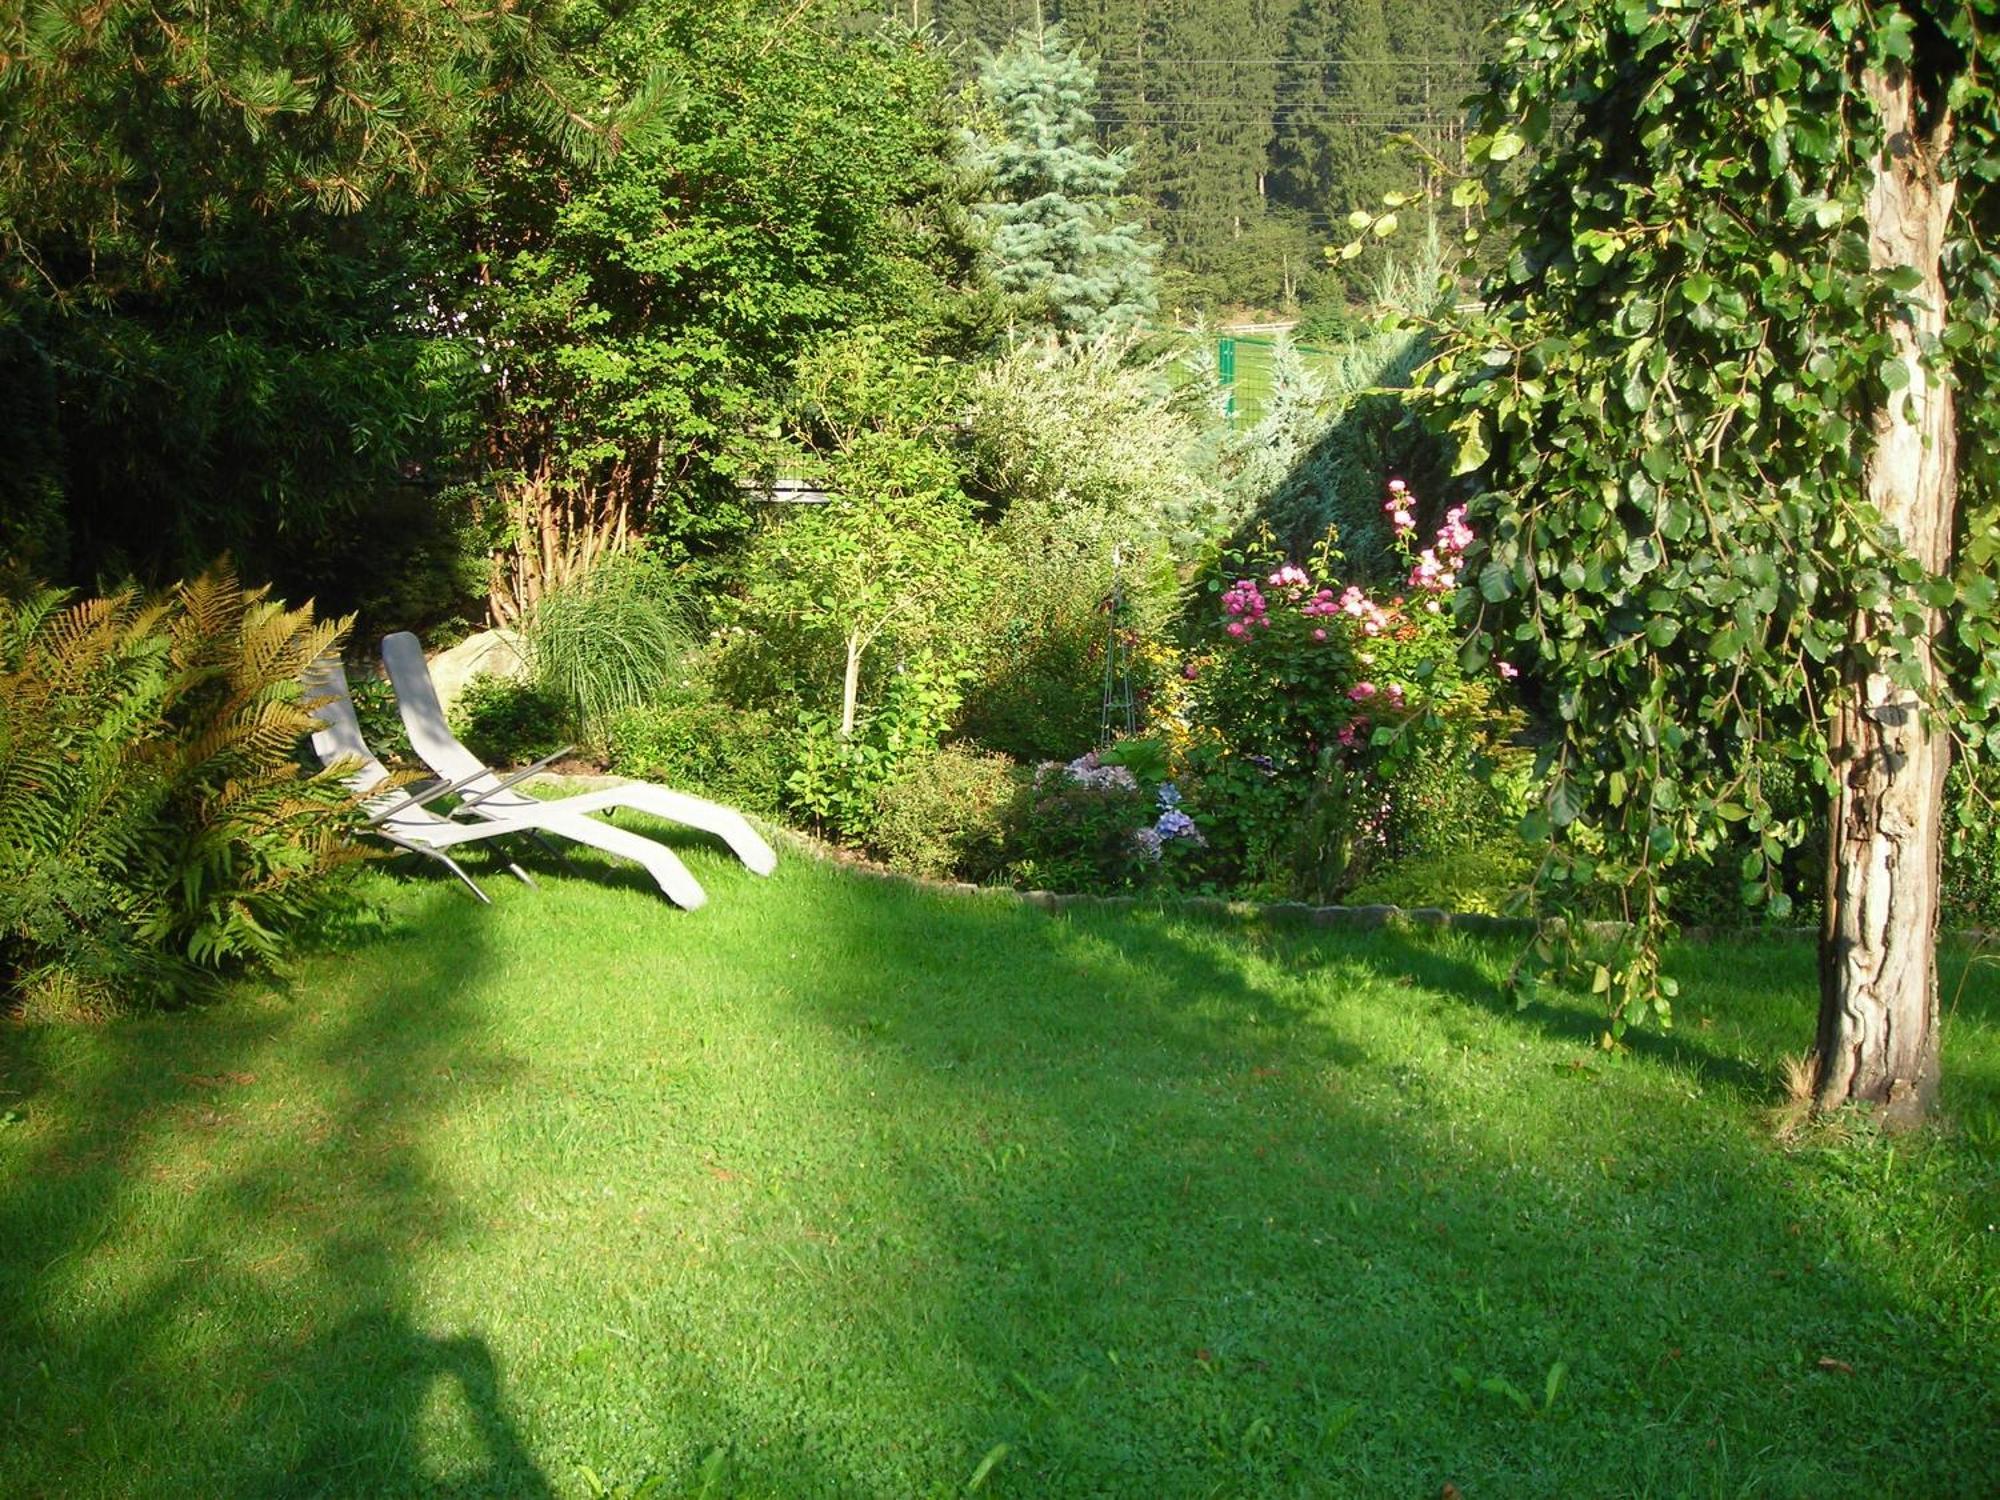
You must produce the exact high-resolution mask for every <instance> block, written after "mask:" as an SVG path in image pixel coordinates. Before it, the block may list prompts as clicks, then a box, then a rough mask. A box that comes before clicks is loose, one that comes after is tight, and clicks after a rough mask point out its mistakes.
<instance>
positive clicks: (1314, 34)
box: [1274, 0, 1400, 218]
mask: <svg viewBox="0 0 2000 1500" xmlns="http://www.w3.org/2000/svg"><path fill="white" fill-rule="evenodd" d="M1290 43H1291V48H1292V50H1293V51H1294V52H1295V53H1296V54H1297V55H1299V56H1301V57H1306V58H1314V59H1318V60H1319V65H1318V66H1317V67H1316V68H1314V69H1311V70H1310V71H1308V70H1304V69H1301V70H1300V71H1299V72H1298V73H1297V74H1295V76H1294V77H1293V79H1292V80H1291V81H1290V86H1289V90H1288V93H1287V96H1286V97H1285V99H1283V100H1282V101H1281V118H1280V120H1279V123H1278V139H1277V144H1276V149H1275V152H1274V156H1275V159H1276V163H1277V170H1276V173H1275V175H1276V177H1277V185H1278V189H1279V192H1280V194H1281V195H1282V197H1283V199H1284V201H1286V202H1288V203H1290V204H1292V205H1293V206H1295V207H1298V208H1302V209H1306V210H1308V211H1312V212H1318V213H1331V214H1333V215H1334V216H1335V217H1336V218H1337V217H1339V216H1340V215H1341V214H1344V213H1345V212H1346V211H1347V210H1348V209H1350V208H1354V207H1357V206H1359V205H1363V204H1367V205H1373V204H1375V203H1377V202H1378V201H1379V200H1380V198H1381V195H1382V194H1383V193H1384V192H1386V191H1387V190H1388V189H1389V188H1391V187H1392V186H1394V185H1395V183H1396V181H1397V180H1398V178H1397V169H1396V166H1395V163H1394V162H1393V160H1392V159H1391V157H1390V154H1389V138H1390V135H1391V133H1392V125H1393V120H1394V116H1395V114H1396V111H1397V107H1398V104H1397V86H1396V84H1397V80H1396V74H1397V73H1398V72H1399V71H1400V69H1399V68H1398V66H1397V59H1396V57H1395V55H1394V51H1393V49H1392V46H1391V41H1390V32H1389V21H1388V16H1387V13H1386V12H1385V10H1384V7H1383V3H1382V0H1306V4H1305V6H1304V7H1303V8H1302V9H1301V10H1300V11H1299V14H1298V16H1297V18H1296V20H1295V21H1294V23H1293V27H1292V32H1291V39H1290Z"/></svg>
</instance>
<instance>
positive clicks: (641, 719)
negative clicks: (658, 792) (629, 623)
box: [606, 682, 785, 813]
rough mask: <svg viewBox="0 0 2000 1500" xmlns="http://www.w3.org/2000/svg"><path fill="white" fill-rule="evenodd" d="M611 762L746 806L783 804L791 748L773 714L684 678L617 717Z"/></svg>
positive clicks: (772, 809)
mask: <svg viewBox="0 0 2000 1500" xmlns="http://www.w3.org/2000/svg"><path fill="white" fill-rule="evenodd" d="M606 740H607V744H608V748H609V751H610V759H611V768H612V770H614V771H617V772H619V773H621V774H623V775H626V776H637V777H640V778H641V779H643V780H646V781H657V782H661V783H663V784H665V785H667V786H671V787H673V788H674V789H675V790H676V791H684V792H693V793H695V794H696V795H697V796H702V797H709V798H712V799H714V800H715V801H717V802H724V803H727V804H728V805H729V806H731V807H735V808H739V809H742V810H744V811H747V812H758V813H776V812H778V811H779V810H780V808H781V807H782V806H783V797H784V776H785V747H784V744H783V741H782V739H781V737H780V736H779V734H778V733H777V725H776V723H775V721H774V720H773V719H772V717H771V715H770V714H768V713H766V712H764V711H762V710H760V709H747V708H737V707H734V706H733V705H731V704H728V703H724V702H722V701H720V700H719V699H717V698H715V697H713V696H711V695H710V694H709V693H707V692H706V691H704V690H703V688H702V686H701V684H700V683H699V682H693V683H688V684H684V685H682V686H680V687H677V688H675V689H672V690H670V691H669V692H668V693H667V695H666V696H664V697H662V698H660V699H657V700H656V701H654V702H652V703H649V704H647V705H646V706H645V707H643V708H634V709H628V710H626V711H625V712H624V713H622V714H619V715H617V716H616V717H615V718H613V719H612V720H611V723H610V726H609V730H608V733H607V735H606Z"/></svg>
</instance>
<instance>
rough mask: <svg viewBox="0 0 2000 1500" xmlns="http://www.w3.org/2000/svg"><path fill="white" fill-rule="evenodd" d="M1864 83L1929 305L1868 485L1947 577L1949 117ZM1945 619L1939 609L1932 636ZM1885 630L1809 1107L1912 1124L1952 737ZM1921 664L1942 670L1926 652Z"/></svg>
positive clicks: (1878, 243)
mask: <svg viewBox="0 0 2000 1500" xmlns="http://www.w3.org/2000/svg"><path fill="white" fill-rule="evenodd" d="M1863 82H1864V85H1865V87H1866V89H1867V91H1868V94H1869V97H1870V99H1871V100H1872V101H1873V102H1874V103H1875V105H1876V107H1877V109H1878V110H1879V111H1880V112H1881V118H1882V121H1883V125H1884V127H1885V136H1884V146H1883V150H1882V152H1881V154H1880V155H1879V156H1878V157H1877V159H1876V163H1875V174H1874V180H1873V182H1872V183H1871V185H1870V188H1869V194H1868V228H1869V253H1870V258H1871V260H1872V261H1873V263H1874V264H1875V265H1877V266H1878V267H1882V268H1885V269H1886V268H1890V267H1900V266H1909V267H1913V268H1915V270H1916V271H1917V273H1918V275H1919V276H1920V277H1921V284H1920V286H1919V287H1918V289H1917V296H1918V297H1920V298H1921V299H1922V300H1923V304H1924V305H1923V307H1922V309H1921V310H1919V311H1917V312H1915V313H1914V314H1913V315H1912V316H1911V317H1909V318H1908V319H1907V320H1905V321H1900V322H1898V323H1897V324H1895V325H1894V327H1893V328H1892V329H1891V336H1892V337H1893V339H1894V340H1895V344H1896V349H1897V353H1898V355H1899V356H1900V358H1901V360H1902V363H1903V365H1904V368H1905V369H1906V370H1907V371H1908V372H1909V385H1908V388H1907V389H1906V390H1905V391H1903V392H1900V393H1898V394H1896V395H1894V396H1892V397H1891V399H1890V400H1889V401H1888V402H1887V403H1886V404H1885V405H1884V406H1883V408H1882V409H1881V410H1880V411H1878V412H1877V413H1876V415H1875V420H1874V425H1873V432H1872V434H1871V448H1870V452H1869V455H1868V460H1867V469H1866V481H1867V490H1868V495H1869V498H1870V500H1871V501H1872V502H1873V503H1874V504H1875V506H1877V507H1878V508H1879V510H1880V511H1881V514H1882V517H1883V519H1884V520H1885V521H1887V522H1888V523H1889V524H1890V525H1891V526H1893V527H1895V528H1896V530H1897V532H1898V533H1899V534H1900V535H1901V537H1902V539H1903V541H1904V543H1905V544H1906V545H1907V546H1908V547H1909V548H1910V549H1911V551H1912V552H1913V553H1914V554H1915V555H1916V556H1917V557H1918V558H1919V559H1921V560H1922V562H1923V564H1924V567H1925V568H1926V569H1927V570H1929V571H1930V572H1932V573H1942V572H1943V571H1944V570H1945V567H1946V565H1947V563H1948V562H1949V560H1950V554H1951V535H1952V522H1953V509H1954V506H1955V504H1956V499H1957V493H1956V492H1957V483H1956V481H1957V468H1956V453H1955V446H1956V445H1955V431H1954V424H1953V405H1952V393H1951V387H1950V386H1949V385H1948V384H1946V383H1945V382H1944V381H1943V380H1941V379H1940V378H1939V377H1938V376H1937V375H1935V374H1933V373H1932V372H1931V371H1929V370H1927V369H1926V368H1925V366H1924V364H1923V361H1922V359H1921V358H1920V357H1919V352H1918V351H1919V348H1920V346H1921V344H1922V343H1923V342H1925V341H1927V340H1929V339H1933V338H1935V336H1936V335H1937V334H1939V333H1941V332H1942V331H1943V329H1944V323H1945V297H1944V285H1943V280H1942V274H1941V273H1942V264H1941V256H1942V252H1943V248H1944V240H1945V230H1946V226H1947V224H1948V222H1949V220H1950V216H1951V209H1952V199H1953V191H1954V185H1953V184H1952V183H1950V182H1947V181H1942V180H1940V179H1939V177H1938V175H1937V171H1936V167H1937V163H1938V161H1939V159H1940V157H1941V156H1942V154H1943V150H1944V147H1945V145H1946V144H1947V140H1948V136H1949V132H1950V129H1951V123H1950V117H1949V115H1948V114H1946V113H1945V112H1944V111H1942V110H1941V109H1940V111H1939V118H1937V119H1936V120H1935V121H1934V122H1932V123H1931V124H1930V125H1929V127H1928V129H1926V128H1925V121H1924V119H1923V114H1922V109H1923V100H1922V99H1921V97H1920V94H1919V90H1918V87H1917V83H1916V80H1915V79H1914V78H1913V77H1912V76H1911V74H1910V73H1909V72H1908V71H1907V70H1906V69H1904V68H1902V67H1901V66H1896V67H1893V68H1889V69H1871V70H1870V71H1869V73H1868V75H1867V76H1866V77H1865V78H1864V80H1863ZM1933 347H1935V346H1934V345H1933ZM1939 623H1940V622H1939V620H1938V618H1937V617H1936V616H1935V615H1933V617H1932V623H1931V631H1930V634H1931V636H1932V638H1935V636H1936V633H1937V630H1938V628H1939ZM1875 630H1876V626H1875V625H1874V623H1873V622H1871V621H1870V620H1868V619H1867V618H1865V617H1864V618H1862V619H1860V620H1857V622H1856V624H1855V650H1854V653H1853V654H1854V656H1855V658H1856V659H1857V660H1858V661H1859V662H1860V663H1861V664H1860V665H1858V666H1857V668H1856V670H1855V672H1854V675H1853V680H1852V681H1851V682H1850V683H1849V688H1850V691H1849V692H1848V693H1847V694H1846V695H1844V699H1843V701H1842V702H1841V703H1840V704H1839V705H1838V706H1837V707H1836V708H1835V710H1834V713H1833V724H1832V736H1833V746H1834V755H1835V766H1836V769H1837V770H1838V772H1839V775H1840V786H1839V790H1838V792H1837V793H1836V794H1835V796H1834V797H1833V800H1832V808H1831V818H1830V822H1829V847H1828V851H1827V853H1828V858H1827V892H1826V897H1827V899H1826V917H1825V924H1824V927H1823V929H1822V932H1821V936H1820V1013H1819V1038H1818V1045H1817V1047H1816V1048H1815V1051H1814V1102H1815V1104H1816V1105H1818V1106H1819V1107H1820V1108H1830V1107H1834V1106H1837V1105H1841V1104H1845V1103H1848V1102H1849V1101H1856V1100H1860V1101H1867V1102H1870V1103H1873V1104H1876V1105H1878V1106H1880V1107H1881V1109H1882V1110H1883V1113H1884V1118H1885V1120H1886V1121H1887V1122H1888V1123H1890V1124H1892V1125H1907V1124H1912V1123H1914V1122H1916V1121H1917V1120H1919V1119H1921V1118H1922V1117H1923V1115H1924V1114H1925V1112H1926V1111H1927V1110H1928V1109H1929V1107H1930V1104H1931V1100H1932V1098H1933V1096H1934V1095H1935V1093H1936V1089H1937V1078H1938V1001H1937V924H1938V881H1939V870H1938V861H1939V851H1940V845H1941V838H1942V833H1943V821H1944V780H1945V772H1946V769H1947V768H1948V765H1949V762H1950V742H1949V740H1948V739H1947V738H1946V736H1945V735H1944V734H1943V733H1942V732H1940V730H1939V729H1938V728H1937V727H1936V726H1935V725H1932V724H1930V723H1927V722H1926V720H1925V717H1924V715H1922V714H1921V713H1920V712H1919V707H1918V699H1917V698H1916V697H1915V696H1914V695H1912V694H1911V693H1909V692H1908V691H1907V690H1905V689H1903V688H1901V687H1899V686H1897V685H1896V684H1895V683H1892V682H1891V681H1890V680H1889V679H1888V677H1887V676H1886V675H1884V674H1883V673H1880V672H1876V671H1870V670H1868V667H1867V665H1866V662H1867V657H1868V642H1869V637H1870V635H1871V634H1873V633H1874V632H1875ZM1923 667H1924V671H1925V674H1926V676H1927V677H1929V676H1931V675H1932V674H1934V673H1935V670H1936V668H1935V665H1934V663H1933V661H1932V659H1931V655H1930V652H1929V651H1928V649H1926V650H1925V651H1924V653H1923Z"/></svg>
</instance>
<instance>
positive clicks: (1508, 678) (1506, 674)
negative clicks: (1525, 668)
mask: <svg viewBox="0 0 2000 1500" xmlns="http://www.w3.org/2000/svg"><path fill="white" fill-rule="evenodd" d="M1493 670H1494V671H1496V672H1498V673H1499V674H1500V677H1501V680H1502V681H1505V682H1512V681H1513V680H1514V679H1515V678H1516V677H1519V676H1520V675H1521V669H1520V668H1519V667H1517V666H1515V665H1514V664H1513V663H1512V662H1511V661H1496V662H1495V663H1494V664H1493Z"/></svg>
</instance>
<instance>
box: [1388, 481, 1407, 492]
mask: <svg viewBox="0 0 2000 1500" xmlns="http://www.w3.org/2000/svg"><path fill="white" fill-rule="evenodd" d="M1408 488H1409V486H1408V485H1407V484H1405V483H1403V481H1402V480H1400V479H1392V480H1390V481H1389V492H1390V493H1391V494H1392V495H1400V494H1402V493H1403V491H1405V490H1407V489H1408Z"/></svg>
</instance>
